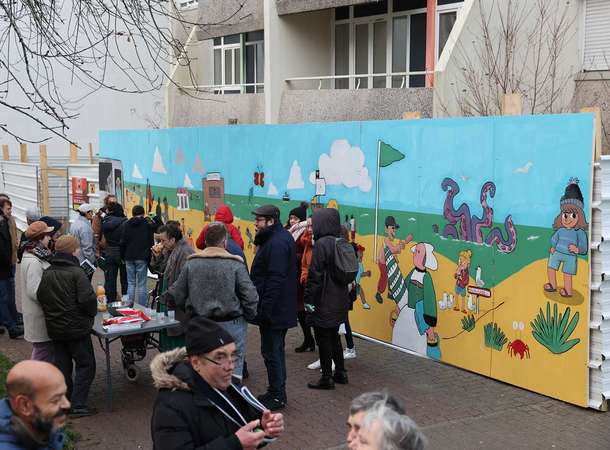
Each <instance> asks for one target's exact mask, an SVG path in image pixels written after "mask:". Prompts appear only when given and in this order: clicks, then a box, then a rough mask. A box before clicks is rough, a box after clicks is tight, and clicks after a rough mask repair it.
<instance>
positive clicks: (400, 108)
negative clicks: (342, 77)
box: [279, 88, 432, 123]
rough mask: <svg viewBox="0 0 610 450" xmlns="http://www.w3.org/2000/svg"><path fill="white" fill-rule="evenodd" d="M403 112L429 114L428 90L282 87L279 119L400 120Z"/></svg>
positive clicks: (289, 121) (285, 121) (291, 121)
mask: <svg viewBox="0 0 610 450" xmlns="http://www.w3.org/2000/svg"><path fill="white" fill-rule="evenodd" d="M406 111H420V112H421V113H422V116H423V117H432V89H427V88H409V89H362V90H348V89H337V90H333V89H324V90H319V91H318V90H298V91H297V90H286V91H284V95H283V96H282V103H281V107H280V113H279V122H281V123H294V122H324V121H344V120H382V119H400V118H402V113H403V112H406Z"/></svg>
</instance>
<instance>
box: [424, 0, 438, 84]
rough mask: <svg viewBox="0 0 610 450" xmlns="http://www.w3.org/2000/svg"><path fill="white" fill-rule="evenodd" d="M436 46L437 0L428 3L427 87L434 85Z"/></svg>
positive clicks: (428, 0)
mask: <svg viewBox="0 0 610 450" xmlns="http://www.w3.org/2000/svg"><path fill="white" fill-rule="evenodd" d="M435 47H436V0H427V5H426V72H428V73H426V87H433V86H434V62H435V61H434V59H435V58H434V56H435V53H436V52H435Z"/></svg>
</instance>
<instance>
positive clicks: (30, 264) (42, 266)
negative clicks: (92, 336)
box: [19, 221, 54, 363]
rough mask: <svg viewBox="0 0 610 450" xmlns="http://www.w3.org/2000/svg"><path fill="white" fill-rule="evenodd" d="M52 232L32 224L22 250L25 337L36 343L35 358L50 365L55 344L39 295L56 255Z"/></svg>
mask: <svg viewBox="0 0 610 450" xmlns="http://www.w3.org/2000/svg"><path fill="white" fill-rule="evenodd" d="M51 233H53V228H52V227H50V226H48V225H47V224H46V223H44V222H42V221H36V222H32V223H31V224H30V225H29V226H28V227H27V229H26V230H25V232H24V233H23V236H24V237H25V241H24V243H23V244H22V245H21V247H20V248H19V262H20V264H19V270H20V271H21V277H20V290H21V292H22V295H21V310H22V311H23V329H24V337H25V340H26V341H28V342H30V343H31V344H32V359H33V360H36V361H46V362H49V363H53V360H54V351H53V342H52V341H51V338H50V337H49V334H48V332H47V324H46V323H45V319H44V312H43V311H42V307H41V306H40V303H39V302H38V296H37V295H36V293H37V291H38V285H39V284H40V280H42V274H43V272H44V271H45V270H46V269H47V268H48V267H49V265H50V264H49V261H50V259H51V257H52V256H53V253H51V250H49V242H50V240H51Z"/></svg>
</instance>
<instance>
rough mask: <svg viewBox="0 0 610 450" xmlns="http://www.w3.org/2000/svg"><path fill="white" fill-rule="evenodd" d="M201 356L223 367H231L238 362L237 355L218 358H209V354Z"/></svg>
mask: <svg viewBox="0 0 610 450" xmlns="http://www.w3.org/2000/svg"><path fill="white" fill-rule="evenodd" d="M201 357H202V358H203V359H205V360H206V361H210V362H211V363H213V364H216V365H217V366H220V367H222V368H223V369H226V368H229V367H231V365H233V366H235V364H237V355H231V356H219V357H218V358H216V359H212V358H208V357H207V356H203V355H201Z"/></svg>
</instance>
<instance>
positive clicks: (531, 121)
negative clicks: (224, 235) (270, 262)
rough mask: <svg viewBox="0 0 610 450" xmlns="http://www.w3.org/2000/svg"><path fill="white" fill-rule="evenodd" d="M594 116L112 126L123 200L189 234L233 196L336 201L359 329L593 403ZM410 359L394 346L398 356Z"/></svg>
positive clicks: (246, 234) (106, 143) (111, 154)
mask: <svg viewBox="0 0 610 450" xmlns="http://www.w3.org/2000/svg"><path fill="white" fill-rule="evenodd" d="M592 136H593V118H592V116H591V115H588V114H574V115H554V116H523V117H504V118H502V117H495V118H479V119H447V120H440V119H439V120H413V121H375V122H341V123H320V124H295V125H251V126H235V125H233V126H219V127H205V128H181V129H168V130H142V131H116V132H114V131H113V132H103V133H101V136H100V143H101V145H100V147H101V156H103V157H106V158H114V159H119V160H121V161H122V165H123V177H124V188H125V202H126V204H127V206H128V207H131V206H133V205H134V204H137V203H140V204H142V205H144V206H145V208H146V209H147V211H148V212H150V213H152V214H158V215H160V216H161V217H162V218H163V219H164V220H168V219H174V220H178V221H179V222H180V223H181V224H182V226H183V229H184V232H185V235H186V236H187V238H188V239H191V240H192V239H193V235H194V234H195V233H197V234H198V233H199V231H200V230H201V228H202V227H203V226H204V224H205V223H206V222H208V221H210V220H212V219H213V217H214V213H215V211H216V209H217V208H218V206H220V205H222V204H226V205H228V206H230V207H231V208H232V210H233V212H234V215H235V225H236V227H237V228H238V229H239V231H240V232H241V234H242V237H243V240H244V242H245V243H246V245H245V247H246V255H247V257H248V259H249V260H250V261H251V260H252V257H253V252H254V250H255V249H254V246H253V239H254V232H255V231H254V226H253V223H252V216H251V213H250V212H251V211H252V209H254V208H255V207H257V206H259V205H261V204H265V203H273V204H275V205H277V206H278V207H279V208H280V210H281V211H282V220H283V221H286V220H287V213H288V211H289V210H290V209H292V208H294V207H296V206H298V205H299V204H300V203H301V202H302V201H304V200H305V201H308V202H309V203H310V204H311V207H312V208H314V207H324V206H325V207H335V208H338V210H339V212H340V214H341V217H342V218H344V221H345V223H344V224H345V226H346V227H347V228H348V230H349V231H350V237H351V239H352V240H353V241H354V242H355V243H357V244H358V257H359V261H360V263H361V271H360V274H359V276H358V278H357V283H358V284H359V290H358V292H359V295H358V298H357V300H356V302H355V304H354V311H352V313H350V314H351V315H350V321H351V323H352V328H353V329H354V330H355V331H357V332H360V333H362V334H364V335H367V336H371V337H373V338H376V339H379V340H381V341H385V342H387V343H391V344H394V345H397V346H400V347H403V348H406V349H409V350H411V351H414V352H417V353H419V354H422V355H427V356H428V357H430V358H433V359H436V360H439V361H442V362H444V363H448V364H452V365H455V366H459V367H462V368H465V369H468V370H471V371H474V372H477V373H480V374H483V375H486V376H490V377H493V378H496V379H499V380H502V381H505V382H508V383H512V384H514V385H517V386H521V387H524V388H527V389H530V390H533V391H536V392H540V393H542V394H545V395H548V396H552V397H556V398H559V399H562V400H565V401H568V402H571V403H575V404H578V405H582V406H586V405H587V403H588V369H587V362H588V354H589V352H588V346H589V339H588V318H589V301H590V300H589V253H588V250H589V222H590V220H591V215H590V207H591V205H590V193H591V173H592V161H591V158H592ZM399 355H400V354H399V353H397V357H400V356H399Z"/></svg>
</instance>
